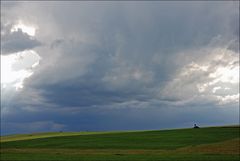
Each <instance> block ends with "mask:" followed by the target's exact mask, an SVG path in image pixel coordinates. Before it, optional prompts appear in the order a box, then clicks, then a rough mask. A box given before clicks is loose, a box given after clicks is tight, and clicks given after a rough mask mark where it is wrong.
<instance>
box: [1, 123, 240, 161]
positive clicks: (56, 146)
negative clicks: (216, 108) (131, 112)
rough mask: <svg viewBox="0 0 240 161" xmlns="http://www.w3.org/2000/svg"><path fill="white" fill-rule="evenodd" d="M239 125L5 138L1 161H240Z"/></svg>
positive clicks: (47, 134)
mask: <svg viewBox="0 0 240 161" xmlns="http://www.w3.org/2000/svg"><path fill="white" fill-rule="evenodd" d="M239 129H240V128H239V126H229V127H208V128H200V129H175V130H159V131H157V130H155V131H131V132H68V133H65V132H63V133H61V132H57V133H38V134H28V135H12V136H3V137H1V160H12V161H18V160H22V161H23V160H24V161H25V160H29V161H44V160H56V161H60V160H63V161H71V160H79V161H110V160H111V161H158V160H163V161H173V160H174V161H238V160H239V159H240V158H239V148H240V145H239V144H240V138H239V132H240V131H239Z"/></svg>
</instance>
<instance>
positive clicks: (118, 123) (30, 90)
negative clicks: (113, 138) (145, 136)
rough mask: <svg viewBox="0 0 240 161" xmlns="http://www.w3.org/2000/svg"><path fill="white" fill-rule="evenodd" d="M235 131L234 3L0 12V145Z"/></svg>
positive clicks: (39, 6) (47, 5) (24, 6)
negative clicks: (51, 134) (20, 139)
mask: <svg viewBox="0 0 240 161" xmlns="http://www.w3.org/2000/svg"><path fill="white" fill-rule="evenodd" d="M194 123H197V124H198V125H199V126H212V125H229V124H238V123H239V2H238V1H229V2H226V1H225V2H224V1H219V2H207V1H205V2H204V1H203V2H191V1H182V2H180V1H179V2H176V1H175V2H174V1H172V2H165V1H152V2H130V1H129V2H123V1H122V2H113V1H105V2H104V1H102V2H91V1H87V2H84V1H71V2H67V1H65V2H60V1H59V2H57V1H55V2H54V1H51V2H50V1H49V2H47V1H44V2H34V1H33V2H30V1H29V2H1V135H5V134H13V133H29V132H43V131H87V130H88V131H98V130H143V129H163V128H181V127H192V126H193V124H194Z"/></svg>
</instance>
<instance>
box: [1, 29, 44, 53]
mask: <svg viewBox="0 0 240 161" xmlns="http://www.w3.org/2000/svg"><path fill="white" fill-rule="evenodd" d="M3 31H4V30H3ZM5 31H6V30H5ZM41 45H42V43H40V42H39V41H38V40H36V39H35V38H34V37H31V36H29V35H28V34H26V33H24V32H23V31H22V30H21V29H18V30H17V31H14V32H9V31H6V32H5V33H4V34H3V35H1V49H2V52H1V54H3V55H6V54H11V53H15V52H21V51H24V50H29V49H33V48H35V47H37V46H41Z"/></svg>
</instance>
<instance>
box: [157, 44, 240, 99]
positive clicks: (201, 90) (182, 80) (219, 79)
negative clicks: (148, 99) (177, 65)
mask: <svg viewBox="0 0 240 161" xmlns="http://www.w3.org/2000/svg"><path fill="white" fill-rule="evenodd" d="M194 52H195V51H190V53H191V54H194ZM201 52H202V54H201ZM198 53H199V54H200V55H202V56H200V58H199V59H195V60H194V61H192V62H190V63H189V64H187V65H185V66H184V67H183V68H182V69H180V70H179V72H178V73H177V74H176V75H175V76H174V77H173V79H172V80H171V81H170V82H169V83H167V84H166V86H165V88H164V89H163V91H161V92H160V93H161V97H164V98H171V99H176V100H178V101H184V100H189V99H191V98H194V101H196V99H200V98H205V102H207V101H210V102H211V101H212V102H216V103H219V104H227V103H239V57H238V56H239V55H238V53H236V52H234V51H232V50H229V49H227V48H221V47H217V48H204V49H200V51H198Z"/></svg>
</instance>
